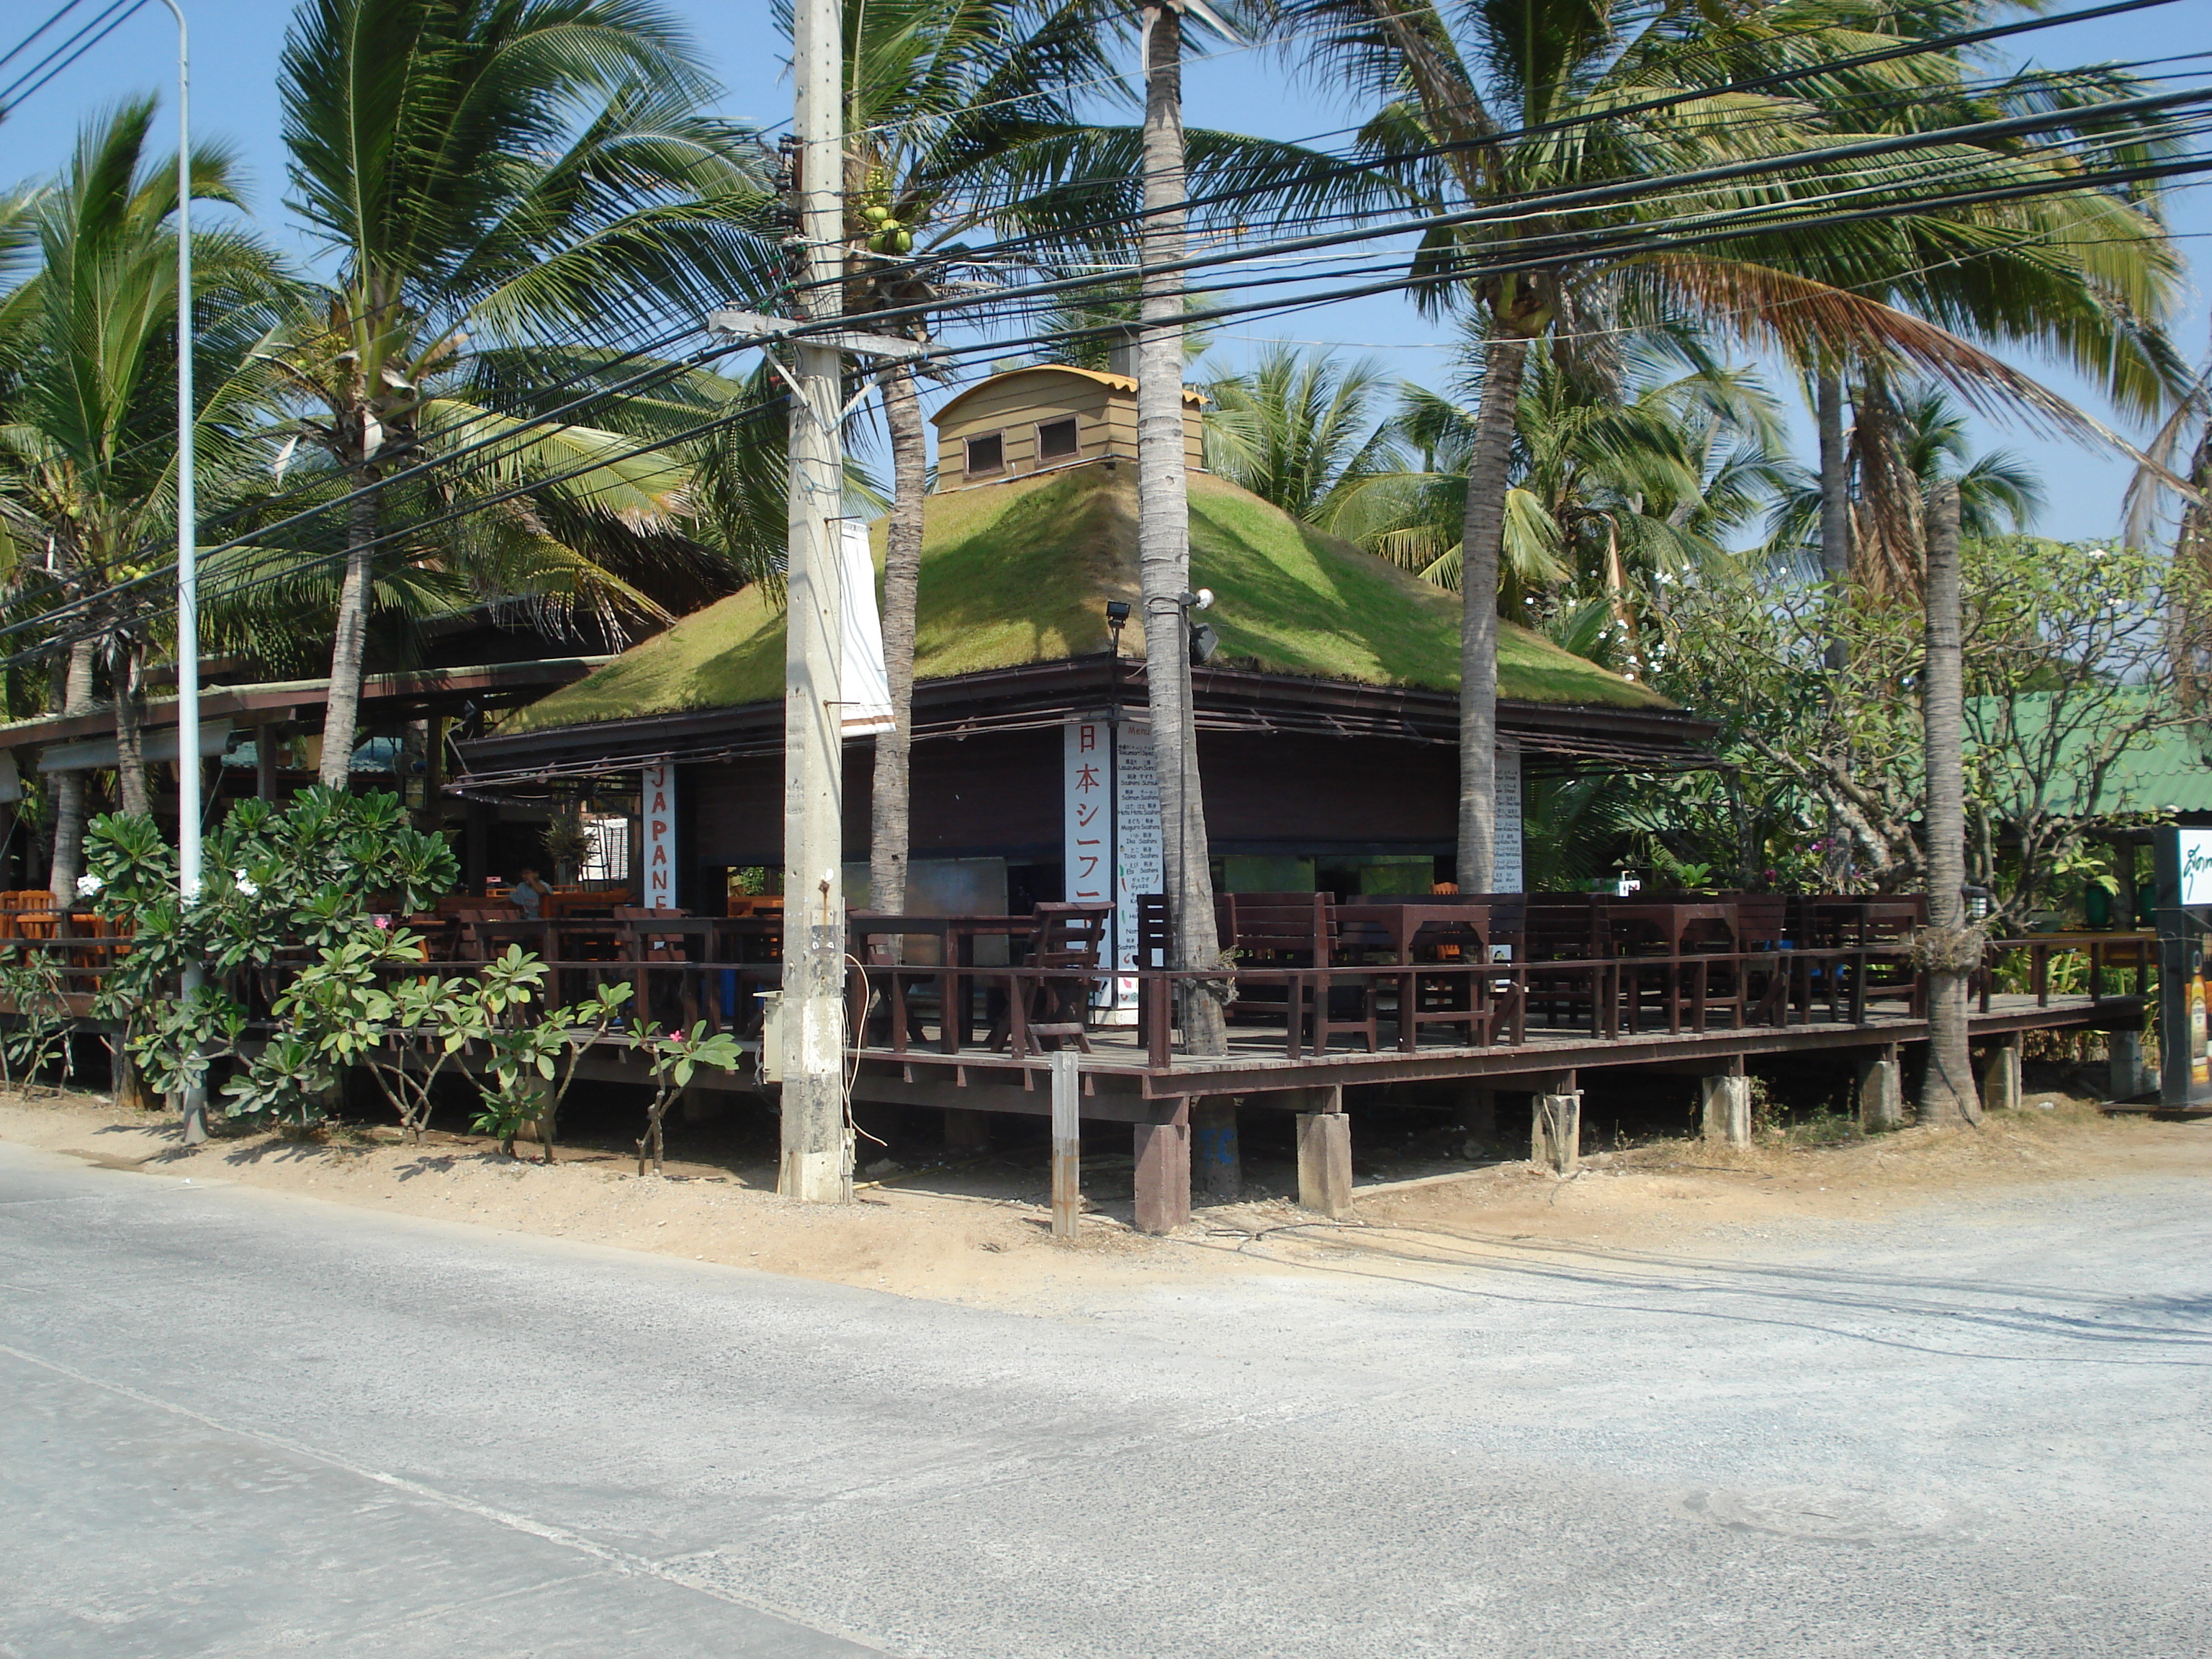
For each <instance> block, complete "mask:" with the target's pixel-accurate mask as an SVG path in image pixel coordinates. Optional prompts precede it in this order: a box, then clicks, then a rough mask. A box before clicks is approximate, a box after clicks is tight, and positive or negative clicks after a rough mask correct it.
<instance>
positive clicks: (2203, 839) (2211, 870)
mask: <svg viewBox="0 0 2212 1659" xmlns="http://www.w3.org/2000/svg"><path fill="white" fill-rule="evenodd" d="M2173 833H2174V836H2175V837H2176V839H2177V840H2178V841H2179V842H2180V845H2181V902H2182V903H2183V904H2184V905H2193V904H2212V829H2177V830H2175V831H2174V832H2173Z"/></svg>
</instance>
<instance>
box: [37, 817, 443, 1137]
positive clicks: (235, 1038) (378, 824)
mask: <svg viewBox="0 0 2212 1659" xmlns="http://www.w3.org/2000/svg"><path fill="white" fill-rule="evenodd" d="M204 855H205V856H204V866H205V869H206V872H207V875H206V878H205V879H204V882H203V884H202V886H201V890H200V891H199V892H198V893H197V894H196V895H192V896H186V895H185V894H184V893H182V892H180V891H179V888H178V883H177V860H176V854H175V852H174V850H173V849H172V848H170V847H169V845H168V844H167V842H165V841H164V840H163V839H162V836H161V830H160V829H159V828H158V827H157V826H156V825H155V823H154V821H153V820H152V819H151V818H150V817H145V816H144V815H143V814H136V813H125V812H114V813H109V814H107V815H106V816H104V817H99V818H95V819H94V821H93V823H91V824H90V825H89V826H88V829H86V832H85V871H86V873H85V875H84V876H83V878H82V879H81V880H80V881H79V883H78V890H79V895H80V896H81V897H84V898H88V899H89V900H90V901H91V902H92V903H93V905H94V908H97V909H98V910H99V911H100V913H101V914H102V915H106V916H107V917H109V918H111V919H112V920H113V921H117V922H119V923H121V924H123V925H124V927H125V928H126V929H127V931H128V932H129V933H130V935H131V948H130V950H129V951H127V952H124V953H121V954H120V955H118V958H117V961H116V964H115V969H114V971H113V972H112V973H111V974H109V975H106V979H105V981H104V982H103V984H102V986H101V989H100V997H99V999H98V1000H97V1001H96V1002H95V1004H94V1014H95V1016H97V1017H100V1018H109V1019H113V1020H116V1021H118V1023H119V1024H122V1025H123V1026H124V1028H125V1032H126V1034H127V1042H128V1045H129V1048H130V1052H131V1055H132V1057H133V1058H134V1059H135V1060H137V1063H138V1065H139V1067H140V1069H141V1070H142V1071H143V1073H144V1074H145V1077H146V1080H147V1082H148V1084H149V1085H150V1086H151V1087H153V1088H154V1089H155V1090H156V1091H161V1092H162V1093H174V1092H176V1091H179V1090H181V1089H183V1088H185V1087H186V1086H187V1085H199V1084H203V1083H204V1082H205V1080H206V1078H207V1074H208V1069H209V1066H210V1064H211V1063H212V1062H214V1061H215V1060H218V1059H222V1058H235V1057H237V1055H238V1054H239V1048H240V1042H241V1041H242V1039H243V1038H244V1036H245V1035H246V1030H247V1027H248V1024H249V1021H250V1018H251V1014H250V1012H249V1010H250V1006H251V1005H252V1003H253V1002H254V1001H255V1000H256V994H257V993H260V992H264V991H265V990H266V989H267V986H266V975H268V971H269V969H271V968H273V967H275V966H276V964H277V963H278V962H279V961H280V960H281V959H282V958H283V957H286V956H287V955H289V956H293V957H297V956H299V955H300V954H301V953H302V952H303V951H305V952H320V951H344V950H345V949H346V948H347V947H348V946H349V945H351V946H353V947H354V948H355V949H356V951H361V950H371V949H373V950H374V951H375V952H377V953H378V954H380V955H381V956H384V957H392V956H395V955H396V956H398V957H410V958H411V959H415V960H420V959H421V957H422V947H421V945H420V943H419V942H418V941H416V940H414V939H411V938H410V937H409V936H408V935H406V934H405V933H398V934H392V933H387V931H386V927H385V925H384V924H383V923H381V922H380V921H378V919H377V915H376V914H375V912H376V910H377V908H380V907H381V908H385V909H388V910H414V909H419V908H421V907H422V906H423V905H425V904H428V902H431V900H432V899H433V898H434V897H435V896H436V895H438V894H440V893H442V892H444V891H446V890H448V889H449V888H450V887H451V886H452V885H453V880H454V878H455V877H456V875H457V874H458V873H459V866H458V865H457V864H456V863H455V861H454V859H453V849H452V848H450V847H449V846H447V843H446V840H445V838H444V837H443V836H435V835H426V834H424V833H423V832H422V831H421V830H418V829H415V828H414V827H413V825H411V824H410V823H409V822H408V819H407V814H406V811H405V809H404V807H403V806H402V805H400V803H399V798H398V796H396V795H392V794H371V795H350V794H347V793H343V792H342V791H339V790H335V789H324V788H314V789H309V790H307V791H305V792H304V793H301V795H300V796H298V797H297V798H296V799H295V800H293V801H292V802H291V804H290V805H288V806H286V807H284V808H283V809H281V810H280V809H278V808H276V807H275V806H272V805H270V803H268V802H266V801H261V800H246V801H240V802H239V803H238V804H237V805H235V806H234V807H233V808H232V809H231V811H230V813H229V816H228V817H226V818H225V819H224V821H223V823H222V826H221V827H220V828H219V829H217V830H216V832H215V833H214V834H213V835H211V836H209V837H208V838H207V841H206V843H205V846H204ZM387 920H388V918H387ZM193 966H197V967H199V968H201V969H204V972H205V973H206V975H207V976H208V982H207V983H206V984H205V985H204V986H203V987H200V989H199V990H198V991H197V992H196V993H194V994H193V995H192V996H191V998H190V999H189V1000H180V999H179V996H178V995H177V994H176V993H175V991H174V989H173V987H175V986H177V985H178V983H179V981H180V980H181V978H182V976H183V975H184V972H185V969H187V968H190V967H193ZM272 1012H273V1011H272ZM253 1063H254V1064H255V1065H256V1066H261V1067H262V1069H263V1072H264V1086H257V1087H253V1088H249V1089H248V1090H246V1091H245V1092H244V1093H242V1094H234V1096H233V1097H232V1098H233V1110H234V1114H236V1115H257V1114H260V1113H263V1112H265V1111H270V1110H273V1109H276V1107H277V1105H278V1103H280V1102H281V1103H283V1109H285V1110H286V1111H288V1112H289V1111H291V1110H293V1109H298V1110H299V1111H301V1113H302V1114H305V1113H307V1111H309V1110H310V1108H308V1107H307V1106H306V1105H304V1104H302V1103H303V1102H305V1101H306V1100H307V1099H308V1098H309V1097H314V1098H317V1099H320V1098H323V1097H327V1095H328V1094H329V1092H330V1089H331V1086H332V1083H333V1081H334V1079H329V1078H325V1077H323V1076H322V1074H321V1073H320V1072H319V1070H318V1068H317V1067H316V1066H315V1065H314V1064H313V1061H312V1060H311V1059H310V1057H309V1056H308V1055H307V1054H306V1053H305V1052H304V1051H302V1050H301V1048H299V1047H298V1046H297V1043H296V1041H295V1037H294V1035H293V1034H290V1033H287V1032H286V1031H284V1030H283V1029H281V1026H280V1029H279V1030H277V1031H276V1032H275V1033H274V1034H272V1037H271V1041H270V1042H269V1044H268V1045H267V1046H266V1047H265V1048H264V1051H263V1054H261V1055H259V1056H257V1057H256V1058H255V1060H254V1062H253ZM279 1077H282V1078H286V1079H290V1080H291V1082H290V1084H289V1085H286V1086H283V1087H279V1086H277V1084H276V1079H278V1078H279ZM293 1085H296V1086H293Z"/></svg>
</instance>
